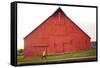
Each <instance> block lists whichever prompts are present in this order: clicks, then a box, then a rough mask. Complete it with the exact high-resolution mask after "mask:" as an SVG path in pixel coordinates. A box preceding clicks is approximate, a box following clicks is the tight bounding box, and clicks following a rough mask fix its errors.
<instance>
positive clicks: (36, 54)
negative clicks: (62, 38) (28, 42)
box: [34, 46, 47, 56]
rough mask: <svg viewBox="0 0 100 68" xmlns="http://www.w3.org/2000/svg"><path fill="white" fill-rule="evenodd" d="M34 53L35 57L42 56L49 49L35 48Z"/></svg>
mask: <svg viewBox="0 0 100 68" xmlns="http://www.w3.org/2000/svg"><path fill="white" fill-rule="evenodd" d="M34 51H35V52H34V55H35V56H42V54H43V51H46V52H47V47H42V46H37V47H35V48H34Z"/></svg>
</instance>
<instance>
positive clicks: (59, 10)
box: [24, 7, 90, 39]
mask: <svg viewBox="0 0 100 68" xmlns="http://www.w3.org/2000/svg"><path fill="white" fill-rule="evenodd" d="M57 12H61V13H63V14H64V15H65V16H66V17H67V18H68V19H69V20H70V21H71V22H72V24H74V25H75V26H76V27H77V28H78V29H79V30H80V31H82V32H83V33H84V34H85V35H86V36H87V37H88V38H90V36H88V34H86V33H85V32H84V31H83V30H82V29H81V28H80V27H79V26H77V25H76V24H75V23H74V22H73V21H72V20H71V19H70V18H69V17H68V16H67V15H66V14H65V13H64V11H63V10H62V9H61V8H60V7H59V8H58V9H57V10H56V11H55V12H54V13H53V14H52V15H51V16H53V15H54V14H56V13H57ZM51 16H49V17H48V18H47V19H46V20H44V22H43V23H45V22H46V21H47V20H48V19H49V18H50V17H51ZM43 23H41V24H40V25H39V26H38V27H37V28H35V29H34V30H33V31H32V32H34V31H35V30H37V29H38V28H39V27H40V26H41V25H43ZM32 32H30V33H29V34H28V35H27V36H25V37H24V39H25V38H27V37H28V36H29V35H30V34H31V33H32Z"/></svg>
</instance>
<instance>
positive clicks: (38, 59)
mask: <svg viewBox="0 0 100 68" xmlns="http://www.w3.org/2000/svg"><path fill="white" fill-rule="evenodd" d="M95 56H96V48H91V49H88V50H85V51H80V52H75V53H66V54H61V55H48V56H46V59H42V58H41V57H36V58H27V59H25V58H24V57H23V56H18V57H17V62H18V63H41V62H49V61H60V60H68V59H71V60H72V59H74V58H82V57H84V58H85V57H95Z"/></svg>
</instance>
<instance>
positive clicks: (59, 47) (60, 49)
mask: <svg viewBox="0 0 100 68" xmlns="http://www.w3.org/2000/svg"><path fill="white" fill-rule="evenodd" d="M55 49H56V53H58V54H61V53H63V45H62V43H57V44H55Z"/></svg>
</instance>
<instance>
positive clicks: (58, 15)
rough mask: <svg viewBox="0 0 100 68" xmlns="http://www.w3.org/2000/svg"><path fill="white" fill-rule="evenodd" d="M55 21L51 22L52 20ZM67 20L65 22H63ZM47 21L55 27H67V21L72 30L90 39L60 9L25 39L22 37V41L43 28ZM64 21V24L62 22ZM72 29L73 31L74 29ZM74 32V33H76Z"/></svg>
mask: <svg viewBox="0 0 100 68" xmlns="http://www.w3.org/2000/svg"><path fill="white" fill-rule="evenodd" d="M53 18H54V19H55V20H52V19H53ZM64 18H65V19H67V20H64ZM48 21H51V23H52V24H56V25H60V26H61V25H67V23H66V21H69V22H71V23H72V25H71V26H72V27H73V26H74V28H76V29H77V30H78V31H79V32H81V33H83V34H84V35H85V36H86V37H87V38H89V39H90V37H89V36H88V35H87V34H86V33H85V32H84V31H83V30H82V29H81V28H80V27H79V26H77V25H76V24H75V23H74V22H73V21H72V20H71V19H70V18H69V17H68V16H67V15H66V14H65V13H64V12H63V10H62V9H61V8H58V9H57V10H56V11H55V12H54V13H53V14H52V15H51V16H49V17H48V18H47V19H46V20H45V21H44V22H43V23H41V24H40V25H39V26H38V27H37V28H35V29H34V30H33V31H32V32H30V33H29V34H28V35H27V36H26V37H24V39H26V38H27V37H29V36H30V35H31V34H34V32H36V31H37V30H39V29H41V27H42V26H44V25H45V24H46V23H47V24H49V23H48ZM64 21H65V22H64ZM74 28H73V29H74ZM77 30H75V31H77Z"/></svg>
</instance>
